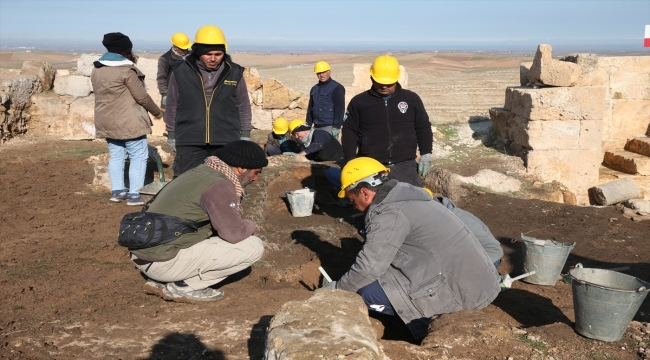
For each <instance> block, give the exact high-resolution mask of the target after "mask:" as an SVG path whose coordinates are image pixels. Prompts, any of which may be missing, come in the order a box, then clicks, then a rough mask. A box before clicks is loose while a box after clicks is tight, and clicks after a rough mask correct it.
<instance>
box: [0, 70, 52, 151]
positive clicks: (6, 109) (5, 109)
mask: <svg viewBox="0 0 650 360" xmlns="http://www.w3.org/2000/svg"><path fill="white" fill-rule="evenodd" d="M40 91H42V85H41V82H40V80H39V79H38V78H37V77H35V76H19V77H16V78H13V79H8V80H5V81H3V82H2V84H0V142H4V141H6V140H8V139H10V138H12V137H14V136H15V135H18V134H24V133H25V132H26V131H27V129H28V127H27V123H28V121H29V120H30V119H31V115H30V114H29V107H30V106H31V105H32V100H31V99H32V95H34V94H35V93H38V92H40Z"/></svg>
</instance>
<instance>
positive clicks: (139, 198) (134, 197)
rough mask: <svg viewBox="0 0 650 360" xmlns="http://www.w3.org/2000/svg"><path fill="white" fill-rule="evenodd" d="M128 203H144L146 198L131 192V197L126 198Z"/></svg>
mask: <svg viewBox="0 0 650 360" xmlns="http://www.w3.org/2000/svg"><path fill="white" fill-rule="evenodd" d="M126 204H127V205H144V200H143V199H142V196H140V194H129V198H128V199H127V200H126Z"/></svg>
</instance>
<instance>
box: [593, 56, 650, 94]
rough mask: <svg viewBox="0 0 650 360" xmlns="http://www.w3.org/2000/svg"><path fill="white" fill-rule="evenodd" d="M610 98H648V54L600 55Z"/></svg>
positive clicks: (649, 63) (649, 60)
mask: <svg viewBox="0 0 650 360" xmlns="http://www.w3.org/2000/svg"><path fill="white" fill-rule="evenodd" d="M599 66H601V67H603V68H604V69H605V70H606V71H607V73H608V75H609V93H610V97H611V98H612V99H626V100H650V56H616V57H601V58H600V59H599Z"/></svg>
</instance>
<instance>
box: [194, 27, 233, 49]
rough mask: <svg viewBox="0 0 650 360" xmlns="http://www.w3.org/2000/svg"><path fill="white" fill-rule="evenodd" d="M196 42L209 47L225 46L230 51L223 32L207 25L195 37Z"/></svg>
mask: <svg viewBox="0 0 650 360" xmlns="http://www.w3.org/2000/svg"><path fill="white" fill-rule="evenodd" d="M194 42H195V43H199V44H207V45H221V44H223V45H225V46H226V50H228V42H227V41H226V37H225V36H224V35H223V31H221V29H219V28H218V27H216V26H214V25H206V26H203V27H201V28H200V29H199V30H198V31H197V32H196V36H195V37H194Z"/></svg>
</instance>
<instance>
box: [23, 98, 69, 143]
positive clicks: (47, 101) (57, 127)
mask: <svg viewBox="0 0 650 360" xmlns="http://www.w3.org/2000/svg"><path fill="white" fill-rule="evenodd" d="M69 110H70V105H68V104H66V102H65V101H63V99H61V97H59V96H58V95H56V94H55V93H53V92H42V93H40V94H36V95H34V96H33V97H32V106H31V108H30V113H31V115H32V118H31V120H30V124H29V131H30V132H33V133H35V134H45V135H60V136H65V135H67V123H68V112H69Z"/></svg>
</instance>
